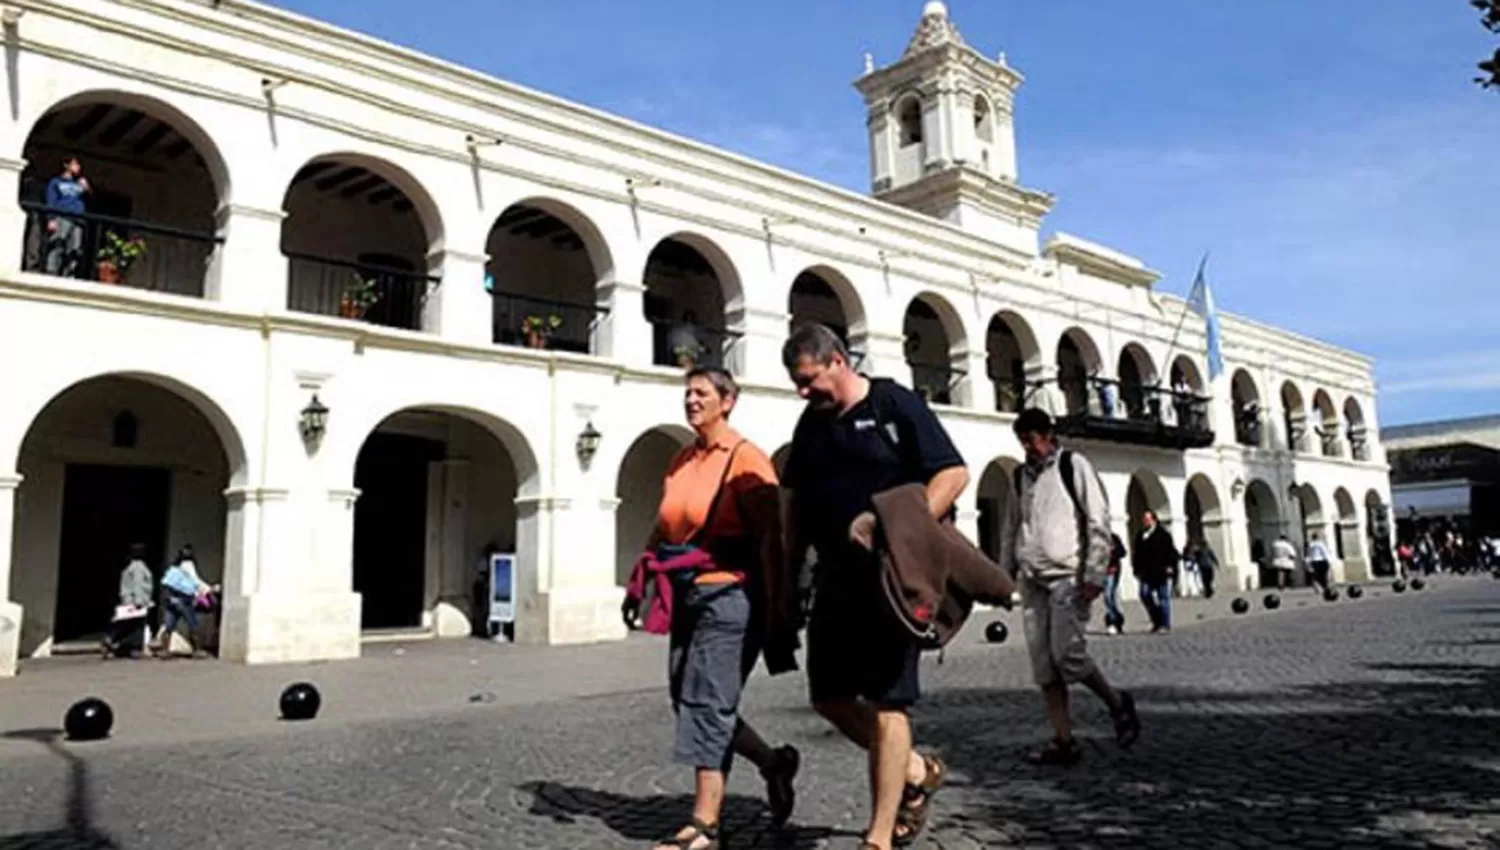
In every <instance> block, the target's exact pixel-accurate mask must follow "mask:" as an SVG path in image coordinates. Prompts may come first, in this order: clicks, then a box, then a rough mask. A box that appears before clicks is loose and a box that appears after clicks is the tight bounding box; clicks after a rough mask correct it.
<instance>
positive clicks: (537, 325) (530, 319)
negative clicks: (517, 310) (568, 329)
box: [521, 313, 563, 348]
mask: <svg viewBox="0 0 1500 850" xmlns="http://www.w3.org/2000/svg"><path fill="white" fill-rule="evenodd" d="M562 325H563V320H562V316H559V315H557V314H556V313H548V314H547V315H545V316H527V317H525V318H523V319H522V320H521V333H522V334H523V335H524V336H525V337H526V345H527V346H528V347H530V348H546V347H547V344H548V343H549V342H551V341H552V335H553V334H554V333H556V332H557V329H558V328H561V327H562Z"/></svg>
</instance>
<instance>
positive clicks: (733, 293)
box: [642, 231, 745, 371]
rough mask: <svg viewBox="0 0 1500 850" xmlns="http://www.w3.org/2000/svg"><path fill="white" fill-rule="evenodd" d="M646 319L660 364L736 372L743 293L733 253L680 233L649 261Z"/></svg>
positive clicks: (645, 280)
mask: <svg viewBox="0 0 1500 850" xmlns="http://www.w3.org/2000/svg"><path fill="white" fill-rule="evenodd" d="M642 282H643V284H644V285H645V287H646V295H645V315H646V319H647V321H649V322H650V323H651V324H652V327H653V331H654V334H653V353H654V356H653V362H654V363H656V364H657V365H658V366H680V367H684V368H686V367H689V366H691V365H711V366H724V367H726V368H729V369H731V370H734V371H737V369H736V367H737V363H736V360H737V358H735V357H734V356H733V354H734V348H735V343H736V342H737V341H738V339H739V337H740V335H741V333H742V332H743V330H744V311H745V307H744V291H743V289H742V283H741V281H740V277H739V272H738V271H736V270H735V267H734V263H733V262H731V260H730V259H729V255H728V254H726V253H725V252H724V250H723V249H722V248H720V247H719V246H718V245H717V244H715V243H714V242H713V241H712V240H710V239H708V238H707V237H704V236H700V235H698V234H696V233H688V232H685V231H684V232H677V233H673V234H671V235H668V236H666V237H663V238H662V239H661V240H659V241H658V242H657V243H656V246H655V247H654V248H652V249H651V253H650V254H649V255H647V257H646V268H645V272H644V276H643V277H642Z"/></svg>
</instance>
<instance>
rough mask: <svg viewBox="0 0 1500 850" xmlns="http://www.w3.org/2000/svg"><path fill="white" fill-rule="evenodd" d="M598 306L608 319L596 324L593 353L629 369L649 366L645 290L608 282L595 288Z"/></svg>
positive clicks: (649, 331)
mask: <svg viewBox="0 0 1500 850" xmlns="http://www.w3.org/2000/svg"><path fill="white" fill-rule="evenodd" d="M599 303H600V304H602V305H605V306H608V307H609V315H607V316H605V317H604V319H603V320H602V321H601V322H600V323H599V338H598V343H597V348H596V351H597V352H598V353H599V354H601V355H603V356H605V357H612V358H614V359H615V360H618V361H620V362H622V363H626V364H629V365H631V366H649V365H650V364H651V356H652V346H651V340H652V336H651V323H650V322H648V321H646V287H644V286H642V285H641V284H639V283H626V282H624V281H619V280H617V281H612V282H610V283H606V284H603V285H601V286H600V287H599Z"/></svg>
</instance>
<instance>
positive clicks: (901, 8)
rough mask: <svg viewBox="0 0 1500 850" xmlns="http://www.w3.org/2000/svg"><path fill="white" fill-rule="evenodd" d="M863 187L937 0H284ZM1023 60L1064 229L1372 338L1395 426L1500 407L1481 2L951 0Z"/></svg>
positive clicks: (1335, 337)
mask: <svg viewBox="0 0 1500 850" xmlns="http://www.w3.org/2000/svg"><path fill="white" fill-rule="evenodd" d="M282 5H284V6H287V7H288V8H292V9H294V10H296V11H299V12H302V13H304V14H309V15H312V16H314V17H318V18H322V19H325V20H329V21H332V22H334V23H337V24H340V25H343V26H347V27H351V28H354V29H358V30H361V31H363V32H367V33H371V34H373V35H376V36H378V37H381V38H385V39H389V40H391V41H394V42H396V43H399V44H403V45H406V46H409V47H413V48H416V49H418V50H421V51H424V52H427V53H431V54H434V55H437V56H441V57H443V58H445V59H448V60H451V61H455V62H459V63H461V64H464V65H467V66H470V67H473V68H476V69H479V70H482V71H485V72H487V73H491V74H494V75H496V76H499V77H502V78H504V79H508V80H512V81H515V82H518V83H522V84H525V85H528V86H532V87H534V88H538V89H541V90H544V91H547V92H550V93H553V94H557V95H561V96H563V97H567V98H569V99H572V100H576V101H580V102H583V103H586V104H589V105H592V106H596V107H600V108H603V109H607V110H609V111H612V112H615V113H618V114H622V115H625V116H628V117H631V118H635V119H637V120H640V121H644V122H647V123H650V124H653V125H655V126H659V127H662V128H664V129H668V130H671V131H674V132H677V133H681V134H684V135H687V136H691V137H693V138H696V139H700V140H703V141H706V142H710V143H712V144H716V145H719V146H722V147H725V148H728V149H731V150H734V151H737V152H740V153H744V154H747V155H750V156H753V157H756V158H759V159H763V160H766V161H769V162H772V163H775V164H777V165H780V166H784V167H787V168H790V169H792V170H795V171H799V172H802V173H805V174H809V175H812V176H814V177H818V178H820V179H824V180H828V181H830V182H833V183H836V184H839V185H841V186H845V187H848V188H851V189H856V190H858V191H866V190H867V189H868V166H867V163H866V145H867V142H866V139H865V130H864V126H865V125H864V109H863V105H862V103H861V101H860V98H859V95H858V93H856V92H855V91H854V89H853V88H852V87H851V86H850V83H851V81H852V80H853V79H854V78H855V77H856V76H858V75H859V73H860V71H861V68H862V58H861V57H862V54H863V53H864V52H865V51H870V52H871V53H873V54H874V55H875V58H876V61H877V62H878V63H880V64H885V63H888V62H891V61H893V60H894V59H896V58H897V57H899V55H900V52H901V50H902V49H903V48H904V46H905V44H906V40H907V38H908V37H909V36H910V34H911V31H912V29H913V28H914V27H915V25H916V22H917V18H918V16H919V13H920V10H921V6H922V3H921V0H802V2H790V0H754V2H729V0H719V2H702V0H698V2H686V0H634V2H620V0H537V1H535V2H526V3H517V2H512V0H489V2H480V1H479V0H424V2H422V3H412V2H407V0H376V2H371V0H358V2H356V0H283V3H282ZM949 7H950V9H951V16H952V17H953V19H954V20H955V22H956V23H957V24H958V26H959V29H960V30H961V31H962V32H963V34H964V36H965V38H966V39H967V40H968V42H969V43H970V44H972V45H974V46H975V47H976V48H978V49H979V50H980V51H981V52H983V53H985V54H987V55H991V56H993V55H994V54H995V53H996V52H998V51H1001V50H1004V51H1005V52H1006V53H1007V56H1008V59H1009V61H1010V63H1011V64H1012V65H1013V66H1015V67H1016V68H1018V69H1020V70H1021V71H1022V72H1023V73H1024V74H1025V75H1026V78H1027V82H1026V85H1025V87H1024V88H1023V89H1022V94H1021V97H1020V99H1019V102H1018V106H1017V110H1018V113H1017V128H1018V136H1019V138H1018V144H1019V148H1020V168H1021V182H1022V183H1023V184H1025V185H1027V186H1029V187H1033V188H1037V189H1042V190H1045V191H1048V192H1052V193H1055V194H1056V195H1057V198H1058V203H1057V206H1056V208H1055V210H1054V212H1053V213H1052V214H1051V216H1050V217H1049V219H1048V222H1047V229H1048V230H1049V231H1050V230H1066V231H1068V232H1071V233H1075V234H1078V235H1080V236H1084V237H1086V238H1089V239H1093V240H1096V241H1100V242H1103V243H1105V244H1107V245H1110V246H1112V247H1115V248H1117V249H1119V250H1122V251H1125V252H1127V253H1131V254H1134V255H1136V256H1139V257H1141V258H1143V259H1144V260H1146V262H1147V263H1148V264H1150V265H1151V266H1153V267H1154V268H1157V269H1159V270H1161V271H1162V272H1163V273H1164V274H1165V279H1164V280H1163V281H1162V282H1161V283H1160V284H1158V286H1159V287H1160V288H1162V289H1165V290H1167V291H1172V292H1178V293H1183V292H1185V291H1186V289H1187V287H1188V284H1189V283H1190V280H1191V276H1192V273H1193V270H1194V268H1195V266H1196V263H1197V260H1198V257H1199V255H1200V254H1201V253H1202V252H1203V251H1204V250H1209V251H1211V252H1212V261H1211V264H1210V269H1209V273H1210V282H1211V283H1212V284H1213V286H1214V294H1215V298H1216V300H1217V302H1218V304H1219V306H1220V308H1221V309H1224V310H1230V311H1233V312H1237V313H1241V314H1244V315H1248V316H1251V317H1254V318H1257V319H1262V320H1265V321H1269V322H1272V323H1275V324H1278V325H1281V326H1285V327H1288V328H1292V329H1294V330H1297V331H1301V332H1304V333H1308V334H1311V335H1313V336H1317V337H1319V338H1321V339H1326V340H1329V341H1331V342H1334V343H1337V344H1340V345H1345V346H1348V347H1350V348H1353V349H1355V350H1358V351H1361V352H1364V353H1366V354H1369V355H1372V356H1374V357H1375V358H1376V361H1377V369H1378V376H1379V380H1380V383H1381V399H1380V416H1381V418H1382V420H1383V422H1384V423H1385V424H1396V423H1399V422H1410V421H1420V420H1425V419H1432V418H1441V417H1448V416H1463V415H1470V414H1479V413H1486V412H1496V411H1500V333H1497V331H1500V296H1497V294H1496V293H1495V289H1496V286H1497V284H1500V274H1497V271H1496V265H1495V255H1496V246H1497V242H1500V239H1497V237H1500V215H1497V213H1496V209H1497V202H1500V94H1495V93H1485V92H1482V91H1481V90H1479V89H1478V88H1477V87H1476V86H1474V85H1472V84H1471V83H1470V82H1469V80H1470V78H1472V77H1473V76H1474V75H1475V73H1477V72H1476V69H1475V68H1474V63H1475V62H1477V61H1478V60H1479V59H1481V58H1483V57H1484V56H1486V55H1488V54H1489V53H1490V52H1492V51H1493V50H1494V48H1495V46H1496V41H1495V39H1493V38H1491V37H1489V36H1488V35H1487V34H1486V33H1485V32H1484V31H1483V30H1482V28H1481V27H1480V26H1479V24H1478V18H1477V16H1476V14H1475V12H1474V10H1473V9H1472V8H1470V6H1469V4H1468V2H1467V0H1254V2H1248V3H1247V2H1240V3H1229V2H1205V0H1143V2H1136V3H1103V2H1099V0H1042V2H1037V0H1029V1H1028V2H1022V1H1021V0H952V1H951V2H950V3H949Z"/></svg>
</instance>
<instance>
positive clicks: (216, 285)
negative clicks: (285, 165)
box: [203, 204, 289, 312]
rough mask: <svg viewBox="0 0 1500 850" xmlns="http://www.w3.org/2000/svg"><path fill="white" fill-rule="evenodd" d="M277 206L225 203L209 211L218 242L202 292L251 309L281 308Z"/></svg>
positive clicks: (284, 275)
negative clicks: (212, 216) (265, 207)
mask: <svg viewBox="0 0 1500 850" xmlns="http://www.w3.org/2000/svg"><path fill="white" fill-rule="evenodd" d="M285 218H286V213H285V212H283V211H281V210H271V209H262V208H260V207H250V206H243V205H240V204H225V205H223V206H221V207H219V209H218V211H217V212H216V213H215V215H214V220H215V224H216V225H217V231H218V235H219V237H220V238H221V239H223V240H224V241H223V242H222V243H221V244H220V245H219V246H218V247H217V248H216V249H215V250H214V253H213V256H212V257H211V258H210V260H209V264H208V271H207V273H206V274H205V276H204V279H203V297H204V298H207V299H208V300H210V301H220V302H223V303H224V304H227V305H229V306H232V307H239V308H242V309H245V310H251V311H254V312H265V311H270V310H285V309H286V306H287V287H288V285H289V282H288V272H287V259H286V256H285V255H283V254H282V253H281V224H282V221H283V220H284V219H285Z"/></svg>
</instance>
